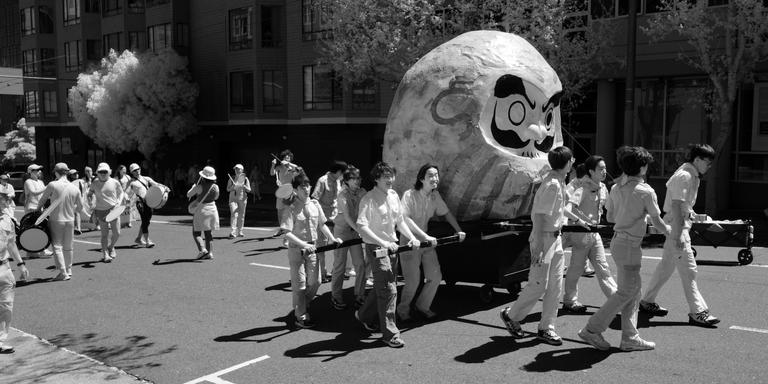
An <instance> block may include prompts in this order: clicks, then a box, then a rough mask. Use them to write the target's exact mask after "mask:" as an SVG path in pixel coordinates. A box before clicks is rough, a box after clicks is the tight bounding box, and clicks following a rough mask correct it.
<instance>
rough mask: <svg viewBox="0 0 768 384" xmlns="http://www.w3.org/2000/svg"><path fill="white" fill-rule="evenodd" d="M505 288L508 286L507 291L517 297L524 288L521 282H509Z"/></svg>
mask: <svg viewBox="0 0 768 384" xmlns="http://www.w3.org/2000/svg"><path fill="white" fill-rule="evenodd" d="M505 288H507V292H509V294H510V295H512V297H517V296H518V295H519V294H520V291H521V290H522V286H521V285H520V282H519V281H518V282H514V283H508V284H507V285H506V286H505Z"/></svg>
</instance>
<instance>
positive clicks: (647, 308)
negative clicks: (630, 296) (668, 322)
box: [640, 300, 669, 317]
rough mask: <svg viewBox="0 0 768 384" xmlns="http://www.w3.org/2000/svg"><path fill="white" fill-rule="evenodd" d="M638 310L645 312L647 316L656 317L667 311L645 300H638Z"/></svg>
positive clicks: (662, 315)
mask: <svg viewBox="0 0 768 384" xmlns="http://www.w3.org/2000/svg"><path fill="white" fill-rule="evenodd" d="M640 312H642V313H645V314H647V315H649V316H658V317H664V316H666V315H667V314H668V313H669V311H668V310H667V309H666V308H664V307H662V306H660V305H658V304H656V303H649V302H647V301H642V300H641V301H640Z"/></svg>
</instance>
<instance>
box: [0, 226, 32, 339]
mask: <svg viewBox="0 0 768 384" xmlns="http://www.w3.org/2000/svg"><path fill="white" fill-rule="evenodd" d="M13 226H14V224H13V220H12V218H11V216H8V215H6V214H2V216H0V353H1V354H6V353H13V352H14V349H13V347H12V346H9V345H5V344H4V343H5V341H6V340H8V333H9V332H10V331H11V320H12V318H13V301H14V287H15V286H16V279H15V278H14V276H13V271H11V265H10V263H11V258H13V259H16V262H17V264H16V265H17V266H18V267H19V268H21V275H20V276H19V281H26V280H27V279H28V278H29V271H28V270H27V267H26V263H25V262H24V259H22V258H21V253H19V249H18V248H17V247H16V231H15V230H14V227H13Z"/></svg>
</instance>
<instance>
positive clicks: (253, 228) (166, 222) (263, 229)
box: [149, 220, 280, 232]
mask: <svg viewBox="0 0 768 384" xmlns="http://www.w3.org/2000/svg"><path fill="white" fill-rule="evenodd" d="M149 222H150V223H153V224H182V223H179V222H178V221H165V220H150V221H149ZM190 226H191V224H190ZM243 229H248V230H251V231H263V232H274V231H277V230H278V229H280V228H279V227H243Z"/></svg>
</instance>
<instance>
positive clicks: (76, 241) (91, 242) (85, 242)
mask: <svg viewBox="0 0 768 384" xmlns="http://www.w3.org/2000/svg"><path fill="white" fill-rule="evenodd" d="M74 242H75V243H83V244H93V245H101V243H96V242H93V241H85V240H74Z"/></svg>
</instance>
